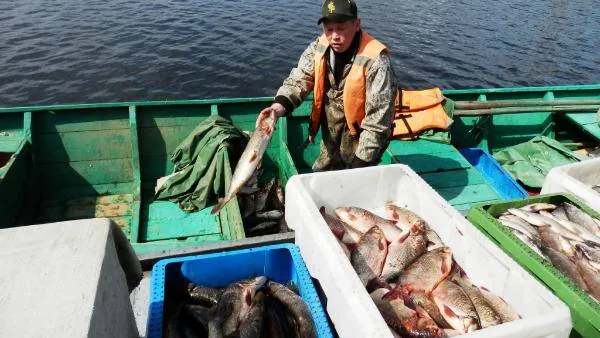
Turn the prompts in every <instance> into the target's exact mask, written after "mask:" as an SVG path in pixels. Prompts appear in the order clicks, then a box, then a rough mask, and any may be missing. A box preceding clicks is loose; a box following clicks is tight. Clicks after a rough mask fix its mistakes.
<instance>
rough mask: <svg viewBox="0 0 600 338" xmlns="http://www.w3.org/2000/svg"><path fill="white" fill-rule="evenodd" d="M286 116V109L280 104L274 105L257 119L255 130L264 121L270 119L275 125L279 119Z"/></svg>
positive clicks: (263, 111)
mask: <svg viewBox="0 0 600 338" xmlns="http://www.w3.org/2000/svg"><path fill="white" fill-rule="evenodd" d="M283 115H285V108H284V107H283V106H282V105H281V104H279V103H273V104H272V105H271V106H270V107H267V108H265V109H263V110H262V111H261V112H260V113H259V114H258V118H257V119H256V125H255V128H258V126H260V125H261V124H262V122H263V121H264V119H266V118H268V117H270V118H271V119H272V120H273V124H275V123H276V122H277V119H278V118H280V117H282V116H283Z"/></svg>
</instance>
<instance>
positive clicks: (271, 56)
mask: <svg viewBox="0 0 600 338" xmlns="http://www.w3.org/2000/svg"><path fill="white" fill-rule="evenodd" d="M358 6H359V15H360V16H361V17H362V22H363V28H365V29H366V30H367V31H368V32H370V33H371V34H372V35H374V36H375V37H377V38H378V39H379V40H381V41H382V42H384V43H385V44H387V45H388V47H389V48H390V49H391V50H392V57H393V62H394V70H395V72H396V76H397V78H398V81H399V83H400V84H402V85H403V86H406V87H413V88H418V87H427V86H432V85H435V86H441V87H442V88H444V89H457V88H481V87H483V88H486V87H508V86H538V85H564V84H591V83H600V3H599V2H598V0H570V1H569V0H530V1H517V0H512V1H511V0H498V1H475V0H462V1H461V0H458V1H456V0H455V1H447V0H433V1H420V0H419V1H417V0H403V1H398V0H392V1H380V0H369V1H365V0H363V1H359V2H358ZM319 12H320V1H317V0H310V1H309V0H294V1H290V0H285V1H281V0H276V1H268V0H243V1H215V0H211V1H206V0H194V1H190V0H179V1H166V0H163V1H156V0H154V1H153V0H128V1H117V0H102V1H98V0H91V1H75V0H62V1H49V0H32V1H12V0H0V106H16V105H37V104H54V103H76V102H109V101H110V102H112V101H130V100H165V99H169V100H172V99H201V98H217V97H254V96H272V95H274V93H275V91H276V90H277V88H278V87H279V85H280V84H281V82H282V80H283V78H284V77H285V76H286V75H287V74H288V73H289V71H290V69H291V67H293V66H294V64H295V63H297V59H298V57H299V56H300V54H301V53H302V51H303V50H304V48H306V46H307V45H308V43H309V42H310V41H311V40H312V39H314V38H316V36H317V35H318V34H319V32H320V28H319V27H318V26H317V25H316V20H317V18H318V15H319Z"/></svg>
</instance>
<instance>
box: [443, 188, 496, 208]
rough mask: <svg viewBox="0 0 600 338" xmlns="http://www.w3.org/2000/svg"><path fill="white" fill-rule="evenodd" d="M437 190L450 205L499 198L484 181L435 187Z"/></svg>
mask: <svg viewBox="0 0 600 338" xmlns="http://www.w3.org/2000/svg"><path fill="white" fill-rule="evenodd" d="M436 190H437V192H438V193H439V194H440V195H441V196H442V197H443V198H444V199H446V200H447V201H448V203H450V204H452V205H455V204H456V205H459V204H465V203H476V202H480V201H489V200H493V199H500V198H501V197H500V195H498V193H497V192H495V191H494V189H492V187H490V186H489V185H487V184H486V183H483V184H473V185H469V186H464V187H449V188H441V189H436Z"/></svg>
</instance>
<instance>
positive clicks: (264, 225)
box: [239, 174, 289, 237]
mask: <svg viewBox="0 0 600 338" xmlns="http://www.w3.org/2000/svg"><path fill="white" fill-rule="evenodd" d="M257 177H258V174H257V175H254V176H253V177H252V178H251V179H250V180H249V181H248V182H247V183H246V185H245V186H244V187H243V188H242V189H241V190H240V192H239V201H240V211H241V213H242V220H243V223H244V229H245V232H246V236H247V237H254V236H263V235H269V234H275V233H283V232H289V228H288V227H287V224H286V223H285V217H284V215H285V201H284V198H285V195H284V193H283V188H282V184H281V180H279V179H277V180H276V179H271V180H269V181H267V182H265V183H264V185H262V186H261V187H259V185H258V179H257Z"/></svg>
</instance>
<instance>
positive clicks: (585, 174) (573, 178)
mask: <svg viewBox="0 0 600 338" xmlns="http://www.w3.org/2000/svg"><path fill="white" fill-rule="evenodd" d="M598 184H600V158H594V159H590V160H585V161H582V162H577V163H573V164H567V165H563V166H560V167H555V168H552V170H550V172H549V173H548V175H546V179H545V180H544V186H543V187H542V192H541V193H542V194H552V193H561V192H566V193H569V194H571V195H573V196H575V197H577V198H579V199H580V200H581V201H582V202H583V203H585V204H587V205H588V206H589V207H590V208H592V209H594V210H596V211H598V212H600V193H597V192H596V191H594V189H592V186H595V185H598Z"/></svg>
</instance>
